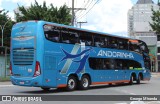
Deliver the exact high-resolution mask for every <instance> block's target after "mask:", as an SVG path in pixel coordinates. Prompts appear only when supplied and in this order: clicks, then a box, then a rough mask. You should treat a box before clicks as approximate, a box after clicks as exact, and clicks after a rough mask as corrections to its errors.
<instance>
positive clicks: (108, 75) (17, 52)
mask: <svg viewBox="0 0 160 104" xmlns="http://www.w3.org/2000/svg"><path fill="white" fill-rule="evenodd" d="M10 60H11V67H10V71H11V82H12V83H13V84H14V85H19V86H29V87H41V88H42V89H43V90H49V89H50V88H66V89H67V90H69V91H73V90H75V89H77V88H79V89H82V90H85V89H88V88H89V86H90V85H101V84H118V83H129V84H133V83H137V84H140V81H141V80H150V78H151V74H150V69H151V68H150V67H151V65H150V57H149V50H148V48H147V45H146V43H145V42H143V41H141V40H136V39H131V38H126V37H121V36H115V35H111V34H107V33H102V32H96V31H91V30H86V29H80V28H75V27H72V26H66V25H62V24H57V23H51V22H46V21H26V22H19V23H16V24H15V25H14V26H13V28H12V33H11V59H10Z"/></svg>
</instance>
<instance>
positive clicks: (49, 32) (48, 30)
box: [44, 25, 60, 42]
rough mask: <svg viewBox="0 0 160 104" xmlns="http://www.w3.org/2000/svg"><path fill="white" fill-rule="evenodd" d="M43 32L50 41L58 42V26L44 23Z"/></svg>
mask: <svg viewBox="0 0 160 104" xmlns="http://www.w3.org/2000/svg"><path fill="white" fill-rule="evenodd" d="M44 34H45V37H46V39H48V40H50V41H53V42H59V40H60V29H59V28H58V27H54V26H50V25H44Z"/></svg>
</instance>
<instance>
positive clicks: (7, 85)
mask: <svg viewBox="0 0 160 104" xmlns="http://www.w3.org/2000/svg"><path fill="white" fill-rule="evenodd" d="M12 86H14V85H0V87H12Z"/></svg>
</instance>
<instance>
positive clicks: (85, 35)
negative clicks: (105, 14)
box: [79, 32, 93, 46]
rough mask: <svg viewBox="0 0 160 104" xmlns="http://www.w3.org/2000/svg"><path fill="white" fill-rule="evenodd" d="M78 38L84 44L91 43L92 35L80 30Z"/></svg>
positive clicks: (89, 44)
mask: <svg viewBox="0 0 160 104" xmlns="http://www.w3.org/2000/svg"><path fill="white" fill-rule="evenodd" d="M79 40H80V42H83V43H85V45H86V46H91V45H93V37H92V35H91V33H87V32H81V33H80V36H79Z"/></svg>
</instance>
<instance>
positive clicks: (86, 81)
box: [79, 75, 90, 90]
mask: <svg viewBox="0 0 160 104" xmlns="http://www.w3.org/2000/svg"><path fill="white" fill-rule="evenodd" d="M89 85H90V79H89V77H88V76H87V75H84V76H83V77H82V78H81V81H80V82H79V88H80V89H82V90H87V89H88V88H89Z"/></svg>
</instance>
